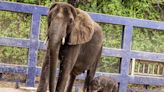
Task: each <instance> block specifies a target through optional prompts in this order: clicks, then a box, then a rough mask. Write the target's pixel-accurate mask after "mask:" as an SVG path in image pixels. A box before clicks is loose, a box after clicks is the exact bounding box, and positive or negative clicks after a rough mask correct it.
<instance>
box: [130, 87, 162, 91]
mask: <svg viewBox="0 0 164 92" xmlns="http://www.w3.org/2000/svg"><path fill="white" fill-rule="evenodd" d="M128 92H164V91H161V90H148V89H142V88H141V89H138V88H129V89H128Z"/></svg>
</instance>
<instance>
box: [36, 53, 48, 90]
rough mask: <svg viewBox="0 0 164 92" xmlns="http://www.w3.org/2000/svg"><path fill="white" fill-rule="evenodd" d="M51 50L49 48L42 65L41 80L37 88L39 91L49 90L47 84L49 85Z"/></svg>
mask: <svg viewBox="0 0 164 92" xmlns="http://www.w3.org/2000/svg"><path fill="white" fill-rule="evenodd" d="M49 58H50V57H49V51H48V50H47V52H46V56H45V60H44V61H43V65H42V71H41V76H40V82H39V85H38V88H37V92H46V91H47V85H48V78H49V77H48V76H49V65H50V61H49Z"/></svg>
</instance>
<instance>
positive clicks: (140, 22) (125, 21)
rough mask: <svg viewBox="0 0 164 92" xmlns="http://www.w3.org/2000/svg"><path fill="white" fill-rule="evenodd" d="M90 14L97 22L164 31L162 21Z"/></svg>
mask: <svg viewBox="0 0 164 92" xmlns="http://www.w3.org/2000/svg"><path fill="white" fill-rule="evenodd" d="M89 14H90V16H91V17H92V18H93V19H94V20H95V21H97V22H102V23H111V24H118V25H131V26H135V27H142V28H151V29H158V30H164V26H163V25H164V22H162V21H161V22H160V21H153V20H145V19H137V18H129V17H122V16H112V15H107V14H98V13H89Z"/></svg>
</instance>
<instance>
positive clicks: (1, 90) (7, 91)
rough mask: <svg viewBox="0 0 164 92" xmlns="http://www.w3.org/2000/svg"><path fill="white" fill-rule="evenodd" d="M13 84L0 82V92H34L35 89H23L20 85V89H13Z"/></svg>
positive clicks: (22, 85)
mask: <svg viewBox="0 0 164 92" xmlns="http://www.w3.org/2000/svg"><path fill="white" fill-rule="evenodd" d="M15 86H16V85H15V83H11V82H4V81H0V92H36V88H31V87H25V86H24V84H20V88H19V89H16V88H15Z"/></svg>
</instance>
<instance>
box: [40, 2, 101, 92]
mask: <svg viewBox="0 0 164 92" xmlns="http://www.w3.org/2000/svg"><path fill="white" fill-rule="evenodd" d="M102 46H103V32H102V28H101V26H99V24H98V23H96V22H94V21H93V19H92V18H91V17H90V16H89V15H88V13H87V12H85V11H83V10H81V9H78V8H75V7H73V6H72V5H70V4H68V3H64V2H56V3H54V4H53V5H52V6H51V7H50V9H49V12H48V29H47V50H46V56H45V60H44V63H43V66H42V71H41V77H40V82H39V86H38V88H37V92H46V91H47V86H48V85H49V91H50V92H71V91H72V87H73V84H74V80H75V79H76V76H77V75H79V74H81V73H84V72H85V71H86V72H87V73H86V78H85V82H84V88H83V91H85V92H88V91H89V82H90V81H91V80H92V79H93V77H94V75H95V72H96V67H97V64H98V62H99V59H100V57H101V53H102ZM58 63H59V66H60V67H59V68H60V69H59V75H58V79H57V78H56V71H57V65H58Z"/></svg>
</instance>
